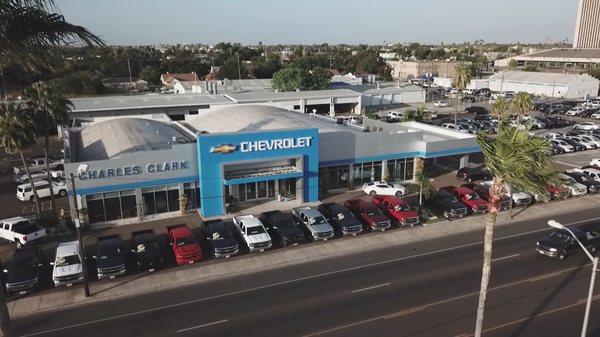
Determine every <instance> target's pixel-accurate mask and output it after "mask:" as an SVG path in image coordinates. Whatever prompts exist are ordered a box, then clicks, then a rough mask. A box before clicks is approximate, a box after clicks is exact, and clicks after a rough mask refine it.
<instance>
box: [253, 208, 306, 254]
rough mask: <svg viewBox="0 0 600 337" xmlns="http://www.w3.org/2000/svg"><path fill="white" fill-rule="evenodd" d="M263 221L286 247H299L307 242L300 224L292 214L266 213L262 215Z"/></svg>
mask: <svg viewBox="0 0 600 337" xmlns="http://www.w3.org/2000/svg"><path fill="white" fill-rule="evenodd" d="M261 221H262V222H263V224H264V225H265V226H266V227H267V230H268V231H269V232H270V233H271V234H272V235H273V236H274V237H275V238H277V239H279V241H280V242H281V244H282V245H284V246H290V245H297V244H299V243H302V242H305V241H306V236H304V232H303V231H302V228H301V227H300V224H299V223H298V222H297V221H296V218H295V217H294V216H293V215H292V214H289V213H282V212H280V211H270V212H265V213H263V214H262V217H261Z"/></svg>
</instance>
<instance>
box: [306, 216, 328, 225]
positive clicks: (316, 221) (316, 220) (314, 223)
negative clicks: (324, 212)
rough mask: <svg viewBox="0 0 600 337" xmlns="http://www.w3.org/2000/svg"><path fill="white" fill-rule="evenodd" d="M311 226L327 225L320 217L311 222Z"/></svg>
mask: <svg viewBox="0 0 600 337" xmlns="http://www.w3.org/2000/svg"><path fill="white" fill-rule="evenodd" d="M309 221H310V224H311V225H323V224H326V223H327V220H325V218H324V217H322V216H318V217H314V218H312V219H310V220H309Z"/></svg>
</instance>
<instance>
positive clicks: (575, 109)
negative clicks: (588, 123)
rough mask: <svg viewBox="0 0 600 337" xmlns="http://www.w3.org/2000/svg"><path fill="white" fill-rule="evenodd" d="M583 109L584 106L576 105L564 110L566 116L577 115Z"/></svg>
mask: <svg viewBox="0 0 600 337" xmlns="http://www.w3.org/2000/svg"><path fill="white" fill-rule="evenodd" d="M584 110H585V108H584V107H581V106H576V107H573V108H571V109H570V110H568V111H567V112H565V115H566V116H579V115H580V114H581V113H582V112H583V111H584Z"/></svg>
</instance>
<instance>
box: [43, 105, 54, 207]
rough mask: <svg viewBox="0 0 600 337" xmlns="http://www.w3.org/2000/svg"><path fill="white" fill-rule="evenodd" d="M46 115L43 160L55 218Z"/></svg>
mask: <svg viewBox="0 0 600 337" xmlns="http://www.w3.org/2000/svg"><path fill="white" fill-rule="evenodd" d="M45 115H46V134H45V136H44V160H45V161H46V172H47V174H48V183H49V184H50V185H49V186H50V203H51V205H52V218H53V219H55V218H56V201H55V200H54V189H53V188H52V175H51V174H50V163H48V148H49V147H50V140H49V138H50V131H48V129H49V128H50V125H48V124H50V119H49V118H48V112H47V111H46V112H45Z"/></svg>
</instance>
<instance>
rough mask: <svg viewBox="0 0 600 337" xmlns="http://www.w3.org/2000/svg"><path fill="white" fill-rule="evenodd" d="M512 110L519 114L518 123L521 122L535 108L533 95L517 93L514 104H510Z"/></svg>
mask: <svg viewBox="0 0 600 337" xmlns="http://www.w3.org/2000/svg"><path fill="white" fill-rule="evenodd" d="M510 108H511V109H512V110H514V111H515V112H516V113H517V121H518V122H520V121H521V120H522V119H523V117H524V116H525V115H527V113H528V112H530V111H531V109H532V108H533V100H532V99H531V95H530V94H528V93H526V92H519V93H517V94H516V95H515V97H514V98H513V100H512V102H510Z"/></svg>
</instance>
